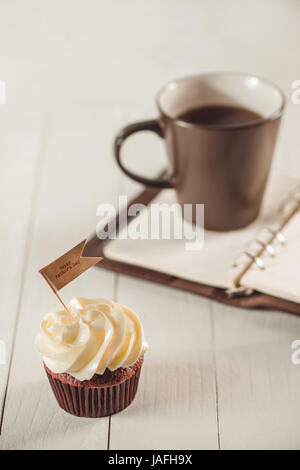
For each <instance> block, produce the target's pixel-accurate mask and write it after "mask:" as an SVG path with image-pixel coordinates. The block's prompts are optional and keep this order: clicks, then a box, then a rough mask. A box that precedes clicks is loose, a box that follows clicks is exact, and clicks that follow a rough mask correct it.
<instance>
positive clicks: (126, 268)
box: [84, 188, 300, 315]
mask: <svg viewBox="0 0 300 470" xmlns="http://www.w3.org/2000/svg"><path fill="white" fill-rule="evenodd" d="M159 191H160V189H153V188H147V189H145V190H144V191H143V192H142V193H140V194H139V195H138V196H137V197H136V199H134V200H133V201H131V204H135V203H141V204H144V205H148V204H149V203H150V202H151V201H152V199H154V197H156V196H157V194H158V193H159ZM130 220H132V217H128V222H130ZM116 227H117V230H118V229H119V215H117V219H116ZM105 230H107V227H106V228H105ZM107 243H110V240H109V239H107V240H104V241H103V240H100V239H99V238H98V237H97V235H94V236H93V237H92V238H91V239H90V240H89V241H88V243H87V244H86V247H85V250H84V256H101V257H103V258H104V259H103V260H102V261H101V263H98V264H97V265H96V266H98V267H99V268H102V269H107V270H109V271H114V272H116V273H119V274H125V275H127V276H132V277H137V278H139V279H144V280H146V281H151V282H156V283H158V284H162V285H165V286H168V287H174V288H176V289H182V290H185V291H188V292H192V293H193V294H197V295H202V296H204V297H208V298H210V299H213V300H216V301H217V302H221V303H224V304H227V305H232V306H235V307H244V308H262V309H273V310H281V311H283V312H287V313H292V314H294V315H300V304H298V303H296V302H290V301H289V300H284V299H280V298H278V297H273V296H271V295H267V294H261V293H260V292H254V293H253V294H251V295H249V296H238V297H228V295H227V294H225V292H224V290H223V289H219V288H216V287H211V286H207V285H204V284H198V283H196V282H191V281H186V280H185V279H181V278H179V277H174V276H170V275H168V274H164V273H161V272H159V271H153V270H151V269H145V268H140V267H138V266H135V265H131V264H127V263H122V262H119V261H113V260H110V259H108V258H106V257H105V256H104V253H103V248H104V246H105V244H107Z"/></svg>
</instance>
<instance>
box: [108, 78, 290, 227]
mask: <svg viewBox="0 0 300 470" xmlns="http://www.w3.org/2000/svg"><path fill="white" fill-rule="evenodd" d="M210 105H214V106H215V105H220V106H238V107H241V108H244V109H247V110H250V111H253V112H255V113H258V114H259V115H260V119H259V120H257V121H252V122H251V121H249V122H241V123H236V124H233V125H229V126H228V125H214V124H212V125H210V124H205V125H201V124H194V123H190V122H186V121H183V120H181V119H180V116H181V115H182V114H183V113H185V112H186V111H188V110H191V109H194V108H196V107H201V106H210ZM157 106H158V110H159V118H158V119H154V120H149V121H144V122H138V123H135V124H131V125H128V126H126V127H125V128H124V129H122V130H121V132H120V133H119V134H118V135H117V137H116V139H115V145H114V151H115V157H116V160H117V162H118V164H119V166H120V168H121V169H122V170H123V172H124V173H125V174H126V175H128V176H129V177H131V178H132V179H134V180H135V181H138V182H140V183H143V184H145V185H147V186H154V187H159V188H175V190H176V192H177V198H178V201H179V203H180V204H181V205H184V204H193V205H195V204H197V203H198V204H204V210H205V228H206V229H209V230H236V229H239V228H242V227H244V226H246V225H248V224H250V223H251V222H253V221H254V220H255V219H256V218H257V216H258V214H259V210H260V207H261V203H262V199H263V195H264V191H265V187H266V182H267V179H268V175H269V171H270V167H271V162H272V156H273V152H274V147H275V143H276V138H277V134H278V129H279V124H280V120H281V116H282V113H283V110H284V106H285V98H284V95H283V93H282V92H281V90H280V89H279V88H278V87H277V86H275V85H273V84H272V83H270V82H269V81H267V80H264V79H261V78H259V77H256V76H254V75H249V74H242V73H227V72H224V73H212V74H206V75H199V76H194V77H186V78H181V79H178V80H174V81H171V82H169V83H168V84H167V85H166V86H164V87H163V88H162V90H161V91H160V92H159V93H158V97H157ZM145 130H148V131H152V132H155V133H156V134H158V135H159V136H160V137H162V138H164V139H165V142H166V148H167V153H168V157H169V162H170V170H169V172H167V173H168V174H170V176H165V177H163V178H159V179H149V178H146V177H143V176H139V175H136V174H135V173H133V172H131V171H129V170H128V169H127V168H126V167H125V166H124V163H123V162H122V160H121V155H120V151H121V146H122V144H123V142H124V140H125V139H126V138H127V137H129V136H130V135H131V134H133V133H135V132H139V131H145ZM195 212H196V211H193V213H195ZM192 222H194V220H193V221H192Z"/></svg>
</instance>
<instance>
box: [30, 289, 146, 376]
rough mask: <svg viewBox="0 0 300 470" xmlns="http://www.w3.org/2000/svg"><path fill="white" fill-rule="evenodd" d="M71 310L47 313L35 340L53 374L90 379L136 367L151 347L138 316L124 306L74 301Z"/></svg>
mask: <svg viewBox="0 0 300 470" xmlns="http://www.w3.org/2000/svg"><path fill="white" fill-rule="evenodd" d="M68 308H69V310H70V311H71V312H72V314H73V316H74V321H73V322H72V321H71V320H70V318H69V315H68V314H67V312H66V311H65V310H56V311H53V312H50V313H48V314H47V315H46V316H45V317H44V319H43V321H42V324H41V330H40V332H39V334H38V335H37V337H36V340H35V347H36V349H37V351H38V352H39V353H40V354H42V356H43V360H44V362H45V364H46V366H47V367H48V369H50V370H51V371H52V372H54V373H57V374H62V373H68V374H70V375H72V376H73V377H75V378H76V379H78V380H80V381H83V380H89V379H91V378H92V377H93V375H94V374H103V373H104V371H105V369H106V368H109V369H110V370H111V371H114V370H116V369H118V368H119V367H129V366H131V365H133V364H134V363H135V362H136V361H137V360H138V359H139V357H140V356H141V355H142V354H144V353H145V352H146V350H147V349H148V344H147V342H146V341H145V338H144V332H143V327H142V325H141V322H140V320H139V318H138V316H137V315H136V314H135V313H133V312H132V311H131V310H129V309H128V308H127V307H124V306H122V305H121V304H118V303H115V302H111V301H110V300H106V299H95V300H90V299H84V298H80V299H73V300H72V301H71V302H70V304H69V306H68Z"/></svg>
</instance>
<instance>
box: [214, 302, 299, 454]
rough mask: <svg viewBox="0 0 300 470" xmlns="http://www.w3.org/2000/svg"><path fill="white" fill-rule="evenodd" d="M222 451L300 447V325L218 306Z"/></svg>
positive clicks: (289, 317) (279, 317)
mask: <svg viewBox="0 0 300 470" xmlns="http://www.w3.org/2000/svg"><path fill="white" fill-rule="evenodd" d="M213 322H214V329H215V342H216V366H217V385H218V403H219V420H220V444H221V449H274V450H275V449H299V448H300V427H299V422H300V409H299V388H300V374H299V372H300V370H299V367H300V366H298V367H297V366H295V365H293V364H292V363H291V354H292V350H291V344H292V341H294V340H295V339H299V338H300V320H299V319H298V318H297V317H294V316H292V315H285V314H282V313H279V312H267V311H263V310H262V311H255V312H253V311H249V310H244V309H243V310H242V309H237V308H231V307H227V306H224V305H221V304H217V303H214V304H213Z"/></svg>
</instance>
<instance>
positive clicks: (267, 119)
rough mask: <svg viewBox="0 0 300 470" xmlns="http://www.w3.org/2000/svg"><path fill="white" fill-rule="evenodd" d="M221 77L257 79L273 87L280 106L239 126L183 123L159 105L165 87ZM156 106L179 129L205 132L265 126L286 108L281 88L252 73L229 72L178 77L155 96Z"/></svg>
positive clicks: (163, 87) (277, 117) (279, 116)
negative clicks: (231, 76)
mask: <svg viewBox="0 0 300 470" xmlns="http://www.w3.org/2000/svg"><path fill="white" fill-rule="evenodd" d="M222 75H224V76H225V75H233V76H241V77H242V76H243V77H250V78H257V79H258V80H260V81H261V82H264V83H265V84H267V85H269V86H271V87H273V88H274V89H275V90H277V92H278V93H279V95H280V97H281V106H280V107H279V108H278V110H276V111H274V112H273V113H272V114H271V115H270V116H267V117H265V118H264V117H263V118H262V119H258V120H257V121H249V122H243V123H240V124H229V125H228V124H195V123H190V122H187V121H183V120H181V119H179V118H173V117H171V116H170V115H168V114H167V113H166V112H165V111H164V110H163V109H162V106H161V104H160V98H161V96H162V94H163V93H164V92H165V91H166V89H167V87H168V86H169V85H170V84H172V83H176V82H179V81H183V80H188V79H193V78H203V77H216V76H222ZM156 105H157V107H158V110H159V112H160V114H161V115H162V116H163V117H165V118H166V119H168V120H170V121H172V122H174V123H175V124H177V125H178V126H181V127H186V128H199V129H205V130H212V131H214V130H228V131H230V130H235V129H243V128H249V127H256V126H261V125H263V124H267V123H269V122H272V121H276V119H279V118H281V116H282V114H283V111H284V109H285V106H286V96H285V94H284V93H283V91H282V90H281V88H280V87H279V86H278V85H276V84H275V83H274V82H272V81H271V80H268V79H266V78H263V77H260V76H259V75H255V74H253V73H247V72H231V71H218V72H206V73H200V74H194V75H186V76H183V77H179V78H176V79H173V80H169V81H168V82H167V83H165V84H164V85H163V86H162V87H161V88H160V89H159V91H158V92H157V94H156Z"/></svg>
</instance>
